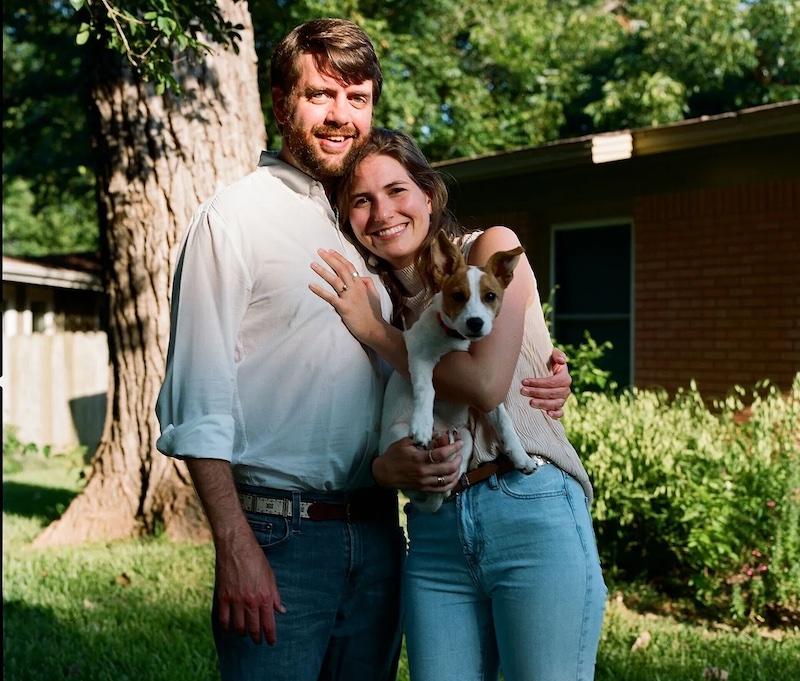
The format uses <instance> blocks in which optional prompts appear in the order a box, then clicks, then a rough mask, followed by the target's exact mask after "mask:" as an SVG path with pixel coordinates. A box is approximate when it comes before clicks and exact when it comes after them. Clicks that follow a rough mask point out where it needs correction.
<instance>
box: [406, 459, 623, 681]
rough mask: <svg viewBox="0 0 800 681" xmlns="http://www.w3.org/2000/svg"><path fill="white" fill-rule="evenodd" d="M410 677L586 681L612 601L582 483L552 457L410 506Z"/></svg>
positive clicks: (424, 679)
mask: <svg viewBox="0 0 800 681" xmlns="http://www.w3.org/2000/svg"><path fill="white" fill-rule="evenodd" d="M406 513H407V514H408V532H409V539H410V547H409V554H408V558H407V560H406V567H405V574H404V609H405V627H406V637H407V639H406V641H407V649H408V659H409V667H410V671H411V681H448V680H450V679H452V680H453V681H456V680H457V681H472V680H475V681H494V680H495V679H497V677H498V667H500V668H502V671H503V675H504V677H505V680H506V681H567V680H569V681H587V680H590V679H592V678H593V677H594V664H595V656H596V654H597V645H598V642H599V639H600V628H601V625H602V620H603V610H604V607H605V600H606V594H607V590H606V586H605V584H604V582H603V576H602V573H601V570H600V561H599V558H598V555H597V546H596V543H595V538H594V532H593V530H592V522H591V518H590V516H589V511H588V503H587V500H586V497H585V495H584V493H583V489H582V488H581V486H580V485H579V484H578V483H577V482H576V481H575V480H574V479H573V478H571V477H570V476H569V475H566V474H565V473H563V472H562V471H561V469H560V468H558V467H556V466H554V465H552V464H546V465H544V466H542V467H541V468H539V469H538V470H537V471H536V472H535V473H532V474H531V475H524V474H523V473H520V472H518V471H512V472H510V473H508V474H506V475H504V476H502V477H500V478H497V477H496V476H492V477H491V478H490V479H489V480H488V481H487V482H485V483H482V484H479V485H476V486H475V487H471V488H469V489H467V490H465V491H464V492H462V493H461V494H458V495H457V496H456V498H455V500H453V501H449V502H445V503H444V504H443V505H442V507H441V508H440V509H439V511H437V512H436V513H434V514H427V513H423V512H420V511H417V510H416V509H415V508H414V507H413V505H409V506H407V507H406Z"/></svg>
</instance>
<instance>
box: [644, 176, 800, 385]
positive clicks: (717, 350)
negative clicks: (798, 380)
mask: <svg viewBox="0 0 800 681" xmlns="http://www.w3.org/2000/svg"><path fill="white" fill-rule="evenodd" d="M633 222H634V229H635V242H634V243H635V282H636V283H635V327H634V328H635V353H634V361H635V367H636V369H635V376H636V383H637V385H641V386H651V385H658V386H663V387H665V388H667V389H670V390H674V389H676V388H678V387H679V386H685V385H686V376H687V375H689V376H693V377H694V378H695V379H696V381H697V383H698V386H699V387H700V390H701V391H702V392H703V393H704V394H713V395H722V394H724V393H725V392H726V391H727V390H729V388H730V387H731V385H733V384H742V385H745V386H751V385H753V384H754V383H755V382H756V381H758V380H760V379H763V378H769V379H771V380H772V381H774V382H776V383H777V384H778V385H780V386H781V387H782V388H784V389H785V388H787V387H788V386H789V385H790V384H791V382H792V379H793V377H794V375H795V373H796V372H797V371H799V370H800V181H783V182H770V183H763V184H748V185H740V186H733V187H724V188H714V189H704V190H698V191H691V192H679V193H672V194H664V195H656V196H646V197H641V198H637V199H636V201H635V202H634V207H633Z"/></svg>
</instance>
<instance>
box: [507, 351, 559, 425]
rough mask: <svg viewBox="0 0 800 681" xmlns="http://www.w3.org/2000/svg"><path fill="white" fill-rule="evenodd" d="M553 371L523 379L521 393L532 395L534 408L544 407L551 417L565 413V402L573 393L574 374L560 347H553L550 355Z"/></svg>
mask: <svg viewBox="0 0 800 681" xmlns="http://www.w3.org/2000/svg"><path fill="white" fill-rule="evenodd" d="M550 365H551V366H552V367H553V373H552V374H551V375H550V376H544V377H542V378H526V379H524V380H523V381H522V389H521V390H520V394H522V395H524V396H525V397H530V398H531V399H530V402H529V404H530V405H531V407H532V408H533V409H542V410H543V411H545V412H547V415H548V416H549V417H550V418H551V419H560V418H561V417H562V416H563V415H564V403H565V402H566V401H567V399H569V396H570V395H571V394H572V392H571V391H570V389H569V387H570V385H572V376H570V375H569V369H568V368H567V356H566V355H565V354H564V353H563V352H562V351H561V350H559V349H558V348H553V353H552V355H551V356H550Z"/></svg>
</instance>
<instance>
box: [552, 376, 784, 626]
mask: <svg viewBox="0 0 800 681" xmlns="http://www.w3.org/2000/svg"><path fill="white" fill-rule="evenodd" d="M744 396H745V391H744V390H743V389H741V388H736V389H735V391H734V392H733V393H732V394H731V395H730V396H729V397H728V398H727V399H726V400H724V401H721V402H717V403H715V404H713V405H712V407H711V408H709V407H708V406H707V405H706V404H705V403H704V402H703V400H702V398H701V397H700V394H699V393H698V391H697V389H696V387H695V386H694V384H692V386H691V387H690V388H689V389H688V390H684V391H680V392H679V393H678V394H677V395H676V396H675V397H673V398H670V397H669V396H668V395H667V393H666V392H662V391H650V390H639V389H635V388H634V389H631V390H627V391H625V392H623V393H621V394H619V395H609V394H603V393H584V394H583V395H581V396H579V399H578V402H579V404H578V405H577V406H575V407H574V408H573V409H570V410H568V413H567V415H566V417H565V425H566V427H567V430H568V433H569V436H570V440H571V441H572V442H573V444H574V445H575V447H576V449H578V451H579V452H580V454H581V457H582V459H583V461H584V463H585V465H586V468H587V470H588V471H589V474H590V476H591V477H592V479H593V482H594V485H595V490H596V495H597V496H596V499H595V502H594V507H593V514H594V518H595V525H596V529H597V534H598V543H599V545H600V551H601V554H602V555H603V557H604V559H605V562H606V565H607V566H609V567H611V568H612V569H613V570H616V571H618V572H619V573H620V576H621V577H622V578H628V579H630V578H644V579H647V580H649V581H651V582H652V583H654V584H656V585H657V586H658V587H659V588H660V589H662V590H663V591H664V592H665V593H667V594H669V595H689V596H691V597H692V598H694V599H695V600H696V602H697V603H699V604H700V605H702V606H704V607H706V608H709V609H711V610H713V611H716V612H717V613H720V612H727V613H728V614H729V615H730V616H731V617H732V618H733V619H741V620H744V619H746V618H749V619H753V620H757V621H758V620H762V619H765V618H769V619H771V620H775V619H782V620H786V619H789V620H791V621H795V622H797V621H800V432H799V431H798V423H800V374H798V376H797V377H795V381H794V384H793V386H792V389H791V391H790V392H789V393H788V394H787V395H781V394H780V392H779V391H778V390H777V389H776V388H775V387H774V386H770V385H768V384H767V383H763V384H760V385H759V386H758V387H757V390H756V392H755V393H754V396H753V402H752V405H751V406H750V408H749V410H748V411H747V412H745V411H744V404H743V397H744ZM743 414H746V415H748V416H749V418H747V417H743V416H742V415H743Z"/></svg>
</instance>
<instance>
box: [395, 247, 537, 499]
mask: <svg viewBox="0 0 800 681" xmlns="http://www.w3.org/2000/svg"><path fill="white" fill-rule="evenodd" d="M523 252H524V249H523V248H522V246H518V247H517V248H515V249H513V250H510V251H499V252H497V253H495V254H494V255H492V256H491V258H489V261H488V262H487V263H486V265H485V266H484V267H482V268H481V267H475V266H468V265H467V263H466V262H465V260H464V257H463V255H462V254H461V251H460V250H459V249H458V248H457V247H456V246H455V245H454V244H453V243H452V242H451V241H450V240H449V239H448V238H447V236H446V235H445V234H443V233H440V234H439V237H438V239H437V240H436V241H435V242H434V244H433V246H432V256H433V258H432V259H433V265H434V279H435V284H436V286H437V288H438V289H439V291H438V292H437V293H436V295H434V297H433V300H432V301H431V304H430V305H429V306H428V308H427V309H426V310H425V311H424V312H423V313H422V314H421V315H420V318H419V319H418V320H417V322H416V323H415V324H414V325H413V326H412V327H411V328H410V329H408V330H407V331H406V332H405V333H404V337H405V342H406V349H407V351H408V371H409V374H410V377H411V383H410V384H409V383H408V381H406V380H405V378H403V377H402V376H400V375H399V374H397V373H394V374H393V375H392V377H391V378H390V380H389V384H388V385H387V387H386V393H385V395H384V404H383V418H382V422H381V444H380V451H386V449H387V448H388V446H389V445H390V444H391V443H392V442H395V441H396V440H399V439H401V438H403V437H405V436H407V435H408V436H410V437H411V439H412V440H413V441H414V442H415V443H416V444H417V446H419V447H423V448H425V449H428V448H429V447H430V443H431V440H432V438H433V433H434V431H436V432H441V433H445V432H448V433H449V432H451V431H452V430H453V429H459V430H460V432H461V435H462V447H461V456H462V459H461V470H460V473H462V474H463V473H464V472H465V471H466V470H467V468H468V466H469V463H470V455H471V453H472V437H471V436H470V435H469V432H468V430H467V429H466V428H465V427H464V426H466V424H467V418H468V409H467V406H466V405H462V404H453V403H450V402H445V401H443V400H436V403H435V407H434V397H435V394H434V388H433V370H434V368H435V367H436V364H437V363H438V362H439V360H440V359H441V358H442V356H443V355H445V354H447V353H448V352H452V351H454V350H462V351H466V350H468V349H469V346H470V343H472V342H473V341H476V340H480V339H481V338H484V337H485V336H487V335H488V334H489V333H491V331H492V326H493V323H494V320H495V317H497V314H498V313H499V311H500V305H501V304H502V301H503V294H504V293H505V290H506V288H507V287H508V285H509V284H510V283H511V280H512V278H513V276H514V268H515V267H516V265H517V262H518V261H519V256H520V255H521V254H522V253H523ZM409 414H410V421H409ZM487 417H488V419H489V421H490V423H491V424H492V426H493V427H494V429H495V431H496V433H497V436H498V440H499V442H500V444H501V450H502V451H503V452H504V453H505V454H506V456H508V457H509V458H510V459H511V461H512V462H513V463H514V465H515V466H516V467H517V468H518V469H519V470H521V471H524V472H525V473H530V472H532V471H533V470H535V468H536V461H535V459H531V457H530V456H529V455H528V453H527V452H526V451H525V450H524V449H523V447H522V444H521V443H520V441H519V438H518V437H517V434H516V432H515V431H514V425H513V424H512V422H511V418H510V417H509V415H508V412H507V411H506V410H505V407H504V406H503V405H502V404H500V405H498V406H497V407H496V408H495V409H494V410H492V411H491V412H489V413H488V414H487ZM406 494H407V495H408V496H409V498H410V499H411V500H412V501H413V502H414V503H415V504H416V505H417V507H418V508H420V509H421V510H424V511H429V512H431V513H432V512H434V511H436V510H438V508H439V507H440V506H441V504H442V502H443V501H444V499H445V497H446V494H438V493H422V492H416V491H407V492H406Z"/></svg>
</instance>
